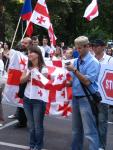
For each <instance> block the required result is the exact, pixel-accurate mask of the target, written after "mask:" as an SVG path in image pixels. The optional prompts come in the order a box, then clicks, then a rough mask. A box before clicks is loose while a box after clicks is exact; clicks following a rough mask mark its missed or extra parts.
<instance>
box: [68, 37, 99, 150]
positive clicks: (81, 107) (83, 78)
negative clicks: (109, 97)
mask: <svg viewBox="0 0 113 150" xmlns="http://www.w3.org/2000/svg"><path fill="white" fill-rule="evenodd" d="M74 43H75V47H76V49H77V50H78V52H79V58H78V59H75V61H74V63H73V64H69V65H67V66H66V68H67V69H68V70H69V71H71V75H72V89H73V101H72V110H73V111H72V134H73V141H72V150H83V138H84V137H85V139H86V140H87V141H88V150H98V148H99V137H98V131H97V126H96V119H95V116H94V114H93V111H92V109H91V105H90V103H89V100H88V97H87V96H86V93H85V91H84V90H83V88H82V84H83V85H84V87H87V88H88V89H89V90H90V91H91V92H92V93H93V92H96V91H97V90H98V85H97V80H98V74H99V71H100V65H99V62H98V61H97V59H95V58H94V56H92V54H91V53H90V52H89V40H88V38H87V37H86V36H80V37H78V38H76V39H75V41H74ZM78 65H79V68H78V67H77V66H78ZM81 83H82V84H81ZM68 84H69V83H68V82H67V85H68ZM89 96H90V93H89Z"/></svg>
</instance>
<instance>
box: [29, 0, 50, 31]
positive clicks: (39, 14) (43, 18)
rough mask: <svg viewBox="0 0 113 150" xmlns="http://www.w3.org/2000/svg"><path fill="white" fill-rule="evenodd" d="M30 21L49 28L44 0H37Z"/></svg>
mask: <svg viewBox="0 0 113 150" xmlns="http://www.w3.org/2000/svg"><path fill="white" fill-rule="evenodd" d="M30 22H33V23H34V24H37V25H39V26H41V27H44V28H46V29H49V27H50V25H51V23H50V17H49V13H48V10H47V6H46V3H45V0H38V1H37V4H36V6H35V8H34V11H33V13H32V16H31V18H30Z"/></svg>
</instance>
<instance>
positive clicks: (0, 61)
mask: <svg viewBox="0 0 113 150" xmlns="http://www.w3.org/2000/svg"><path fill="white" fill-rule="evenodd" d="M0 71H4V63H3V60H2V59H0Z"/></svg>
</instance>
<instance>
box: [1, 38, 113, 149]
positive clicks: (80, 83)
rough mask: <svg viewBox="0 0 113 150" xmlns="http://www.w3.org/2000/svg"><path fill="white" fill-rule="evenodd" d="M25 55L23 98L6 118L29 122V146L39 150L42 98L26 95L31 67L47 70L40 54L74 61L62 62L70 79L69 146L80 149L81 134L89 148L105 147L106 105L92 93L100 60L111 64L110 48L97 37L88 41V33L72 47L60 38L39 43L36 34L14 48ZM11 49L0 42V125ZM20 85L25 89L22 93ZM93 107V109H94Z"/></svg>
mask: <svg viewBox="0 0 113 150" xmlns="http://www.w3.org/2000/svg"><path fill="white" fill-rule="evenodd" d="M14 49H15V50H16V51H20V52H21V53H23V54H24V55H26V56H28V60H29V62H30V63H28V68H27V70H25V71H24V72H23V74H22V76H21V79H20V86H19V96H20V98H23V107H24V108H20V107H17V110H16V112H15V113H14V114H13V115H10V116H8V118H16V119H18V123H17V124H16V127H19V128H21V127H26V126H27V125H28V126H29V133H30V142H29V147H30V149H29V150H41V149H42V148H43V145H44V143H43V137H44V127H43V122H44V116H45V110H46V102H44V101H42V100H40V99H39V98H38V97H36V99H31V98H30V86H31V82H30V81H31V70H32V69H38V71H39V72H40V73H42V74H43V75H44V76H45V77H47V76H48V75H47V74H48V72H47V69H46V65H45V62H44V58H50V59H51V60H71V59H75V60H74V63H73V64H72V63H71V62H69V63H67V64H65V68H66V69H67V70H68V71H70V75H71V77H72V79H71V80H70V81H67V82H66V86H72V94H73V99H72V137H73V138H72V139H73V140H72V150H83V141H84V137H85V138H86V139H87V141H88V147H89V150H105V148H106V140H107V128H108V127H107V122H108V109H109V106H108V105H107V104H104V103H101V102H99V101H98V103H97V102H96V103H94V101H96V99H95V97H93V96H94V95H95V94H97V92H98V76H99V72H100V67H101V64H113V57H112V56H113V48H112V47H110V46H108V47H107V46H106V44H105V42H104V41H103V40H101V39H95V40H94V41H93V42H90V41H89V39H88V37H86V36H79V37H78V38H76V39H75V40H74V46H73V47H67V46H65V44H64V42H61V43H60V44H59V45H56V46H55V47H51V46H49V45H48V39H47V38H46V37H44V38H43V40H42V45H40V43H39V39H38V37H37V36H33V37H32V38H29V37H25V38H24V39H23V40H22V41H20V42H19V43H18V44H17V46H16V47H15V48H14ZM10 57H11V50H10V43H9V42H4V43H3V42H0V78H1V80H0V126H3V125H4V117H3V109H2V92H3V90H4V86H5V83H3V81H2V76H3V74H4V72H5V73H6V72H8V64H9V63H10ZM23 89H25V92H24V93H23ZM95 108H96V109H95Z"/></svg>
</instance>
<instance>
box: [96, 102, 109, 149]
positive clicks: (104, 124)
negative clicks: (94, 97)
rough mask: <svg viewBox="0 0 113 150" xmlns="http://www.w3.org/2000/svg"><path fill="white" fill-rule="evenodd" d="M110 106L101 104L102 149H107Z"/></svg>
mask: <svg viewBox="0 0 113 150" xmlns="http://www.w3.org/2000/svg"><path fill="white" fill-rule="evenodd" d="M107 121H108V105H107V104H104V103H100V104H99V119H98V123H99V124H98V128H99V129H98V130H99V138H100V146H99V147H100V148H103V149H105V147H106V141H107V128H108V123H107Z"/></svg>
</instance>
